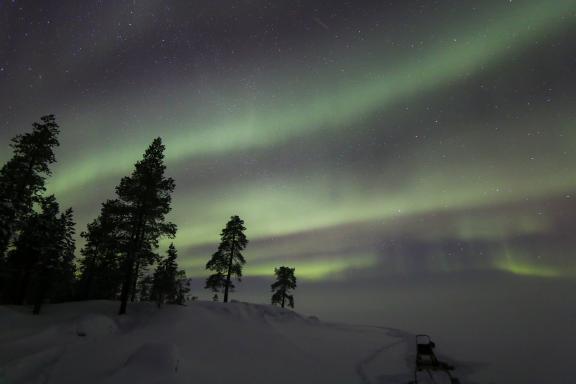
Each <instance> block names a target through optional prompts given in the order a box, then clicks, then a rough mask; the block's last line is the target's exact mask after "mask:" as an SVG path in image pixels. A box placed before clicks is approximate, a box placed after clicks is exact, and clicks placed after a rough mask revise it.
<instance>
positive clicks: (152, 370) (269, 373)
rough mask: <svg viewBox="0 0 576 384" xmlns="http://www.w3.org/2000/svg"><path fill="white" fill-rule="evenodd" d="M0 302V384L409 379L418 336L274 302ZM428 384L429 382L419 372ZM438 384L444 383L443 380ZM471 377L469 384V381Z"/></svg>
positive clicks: (349, 381)
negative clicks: (121, 312)
mask: <svg viewBox="0 0 576 384" xmlns="http://www.w3.org/2000/svg"><path fill="white" fill-rule="evenodd" d="M117 306H118V303H117V302H108V301H92V302H76V303H65V304H55V305H47V306H46V307H45V308H44V309H43V311H44V313H43V314H42V315H40V316H33V315H30V314H28V313H26V312H24V310H23V309H22V308H16V307H9V308H6V307H0V319H1V320H0V321H1V324H0V325H1V326H2V328H1V329H0V383H3V382H7V383H11V384H24V383H26V384H29V383H30V384H33V383H34V384H35V383H44V384H50V383H58V384H68V383H70V384H72V383H82V384H90V383H105V384H120V383H132V382H134V383H139V384H146V383H150V384H152V383H158V384H160V383H167V384H177V383H205V384H210V383H231V382H234V383H240V384H242V383H247V384H248V383H250V384H258V383H267V384H269V383H272V382H273V383H275V384H279V383H312V382H313V383H331V384H335V383H363V384H364V383H374V384H376V383H378V384H383V383H408V382H409V381H411V380H412V379H413V362H414V353H415V351H414V337H413V335H411V334H409V333H406V332H403V331H399V330H393V329H387V328H382V327H370V326H354V325H346V324H339V323H328V322H323V321H321V320H319V319H317V318H315V317H306V316H302V315H300V314H298V313H296V312H294V311H291V310H287V309H281V308H276V307H272V306H268V305H256V304H248V303H239V302H232V303H228V304H223V303H213V302H202V301H199V302H193V303H190V304H188V305H187V306H175V305H167V306H164V307H163V308H161V309H157V308H156V307H155V306H154V305H152V304H149V303H136V304H132V305H130V306H129V314H128V315H126V316H116V315H115V312H116V310H117ZM421 382H422V383H426V382H427V381H426V378H425V377H422V381H421ZM437 382H439V383H442V382H445V381H442V379H439V380H438V381H437ZM464 382H465V381H464Z"/></svg>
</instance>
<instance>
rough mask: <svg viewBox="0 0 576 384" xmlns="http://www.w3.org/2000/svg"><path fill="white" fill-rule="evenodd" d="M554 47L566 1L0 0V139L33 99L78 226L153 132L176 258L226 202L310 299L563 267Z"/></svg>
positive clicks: (568, 57)
mask: <svg viewBox="0 0 576 384" xmlns="http://www.w3.org/2000/svg"><path fill="white" fill-rule="evenodd" d="M575 52H576V1H573V0H550V1H545V2H544V1H541V0H535V1H530V0H514V1H512V0H489V1H488V0H484V1H469V0H444V1H431V0H420V1H400V0H398V1H383V0H373V1H365V0H362V1H360V0H354V1H327V0H325V1H319V0H295V1H280V0H279V1H269V0H266V1H265V0H262V1H260V0H245V1H234V0H226V1H215V0H195V1H159V0H157V1H152V0H145V1H142V0H133V1H71V0H66V1H40V0H38V1H17V0H16V1H14V0H13V1H6V0H1V1H0V143H2V148H3V149H2V150H1V152H0V160H1V161H2V162H4V161H6V160H7V159H8V158H9V156H10V152H9V150H8V140H9V139H10V138H11V137H13V136H14V135H16V134H18V133H20V132H25V131H28V130H29V129H30V124H31V123H32V122H33V121H35V120H38V118H39V117H40V116H41V115H44V114H49V113H54V114H55V115H56V117H57V119H58V122H59V123H60V126H61V136H60V142H61V146H60V147H59V148H58V150H57V159H58V163H57V165H55V166H54V167H53V172H54V174H53V177H51V178H50V180H49V184H48V189H49V192H50V193H54V194H56V196H57V198H58V199H59V201H60V202H61V204H62V205H63V206H65V207H67V206H72V207H73V208H74V210H75V212H76V218H77V223H78V226H77V232H78V233H79V232H80V231H82V230H84V229H85V226H86V223H88V222H89V221H91V220H93V219H94V218H95V217H96V215H97V214H98V212H99V209H100V204H101V203H102V202H103V201H104V200H105V199H107V198H111V197H113V193H114V187H115V185H117V184H118V183H119V180H120V178H121V177H122V176H123V175H126V174H128V173H129V172H130V170H131V168H132V167H133V164H134V163H135V162H136V161H137V160H138V159H139V158H140V157H141V156H142V153H143V151H144V150H145V148H146V147H147V146H148V144H149V143H150V142H151V141H152V139H153V138H154V137H156V136H161V137H162V138H163V140H164V142H165V144H166V153H167V164H168V170H167V173H168V175H170V176H172V177H174V178H175V180H176V186H177V187H176V191H175V194H174V199H173V210H172V213H171V215H170V218H171V220H172V221H174V222H175V223H176V224H177V225H178V228H179V229H178V234H177V237H176V239H175V241H174V242H175V245H176V247H177V248H178V249H179V254H180V258H181V261H180V262H181V265H183V266H184V267H186V269H187V272H188V273H189V275H190V276H192V277H195V278H201V277H205V276H207V272H206V271H205V270H204V265H205V263H206V261H207V260H208V257H209V256H210V254H211V253H212V252H213V251H214V250H215V249H216V246H217V243H218V236H219V232H220V230H221V228H222V227H223V226H224V224H225V222H226V221H227V220H228V218H229V217H230V216H231V215H233V214H238V215H240V216H241V217H242V218H243V219H244V220H245V221H246V226H247V228H248V230H247V236H248V238H249V239H250V241H251V242H250V244H249V246H248V248H247V250H246V252H245V256H246V258H247V261H248V263H247V265H246V268H245V276H246V281H247V282H249V280H250V278H253V279H254V281H256V280H257V279H264V280H263V281H266V280H265V279H269V280H271V279H272V273H273V267H275V266H278V265H283V264H285V265H289V266H293V267H295V268H296V274H297V276H298V277H299V279H300V281H301V282H302V284H303V286H304V287H307V291H308V292H309V293H310V295H309V296H308V297H309V298H311V297H314V294H316V295H318V296H322V295H321V294H320V292H324V291H322V289H324V288H322V287H326V286H327V285H330V286H333V285H338V286H340V288H343V287H345V288H346V289H347V290H348V291H349V292H351V291H354V292H358V295H360V296H362V297H363V298H367V297H368V298H369V297H376V296H377V295H376V296H375V295H374V292H373V289H372V287H373V286H374V285H370V282H371V281H373V282H378V283H382V282H386V281H393V280H394V281H398V279H404V278H406V279H416V280H419V281H422V279H424V280H425V279H427V278H430V277H431V276H448V277H453V276H469V275H470V274H472V275H473V276H475V277H474V278H475V279H478V284H480V286H481V285H482V283H483V282H485V283H486V284H488V283H489V279H490V278H492V277H490V278H488V277H486V278H485V279H484V280H482V279H483V278H482V276H494V275H495V274H497V275H498V276H510V278H520V277H522V276H523V277H530V278H537V279H542V280H547V281H549V280H561V279H572V278H574V277H576V259H575V258H574V256H575V255H574V249H575V245H576V235H574V233H575V231H576V168H575V164H576V126H575V125H576V107H574V100H575V97H576V87H575V84H576V55H575V54H574V53H575ZM168 243H169V241H164V242H162V249H161V251H162V250H163V249H164V248H166V247H167V244H168ZM80 246H81V243H80ZM395 279H396V280H395ZM243 284H244V283H243ZM248 284H249V283H248ZM268 284H269V282H268ZM307 284H308V285H307ZM238 287H239V291H238V294H237V297H239V298H242V297H243V296H242V285H239V286H238ZM315 287H317V290H316V291H314V289H316V288H315ZM314 292H316V293H314ZM195 293H196V294H198V295H199V296H201V297H208V293H206V292H202V291H198V292H195ZM267 295H268V292H267V291H264V292H262V293H261V294H260V296H258V297H259V300H261V301H266V300H268V299H267ZM371 295H372V296H371ZM301 296H302V294H301ZM298 300H299V298H298V295H296V303H297V308H298V303H299V301H298ZM301 300H302V301H304V302H305V301H306V300H307V299H306V298H305V297H302V299H301ZM308 300H311V299H308ZM320 301H321V300H320V299H318V300H317V302H320ZM300 302H301V301H300Z"/></svg>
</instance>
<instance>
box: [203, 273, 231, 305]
mask: <svg viewBox="0 0 576 384" xmlns="http://www.w3.org/2000/svg"><path fill="white" fill-rule="evenodd" d="M225 281H226V278H225V277H224V275H223V274H222V273H220V272H217V273H213V274H211V275H210V276H208V278H207V279H206V284H205V285H204V288H205V289H209V290H211V291H212V292H214V296H218V293H219V292H220V291H221V290H222V288H224V285H225V283H224V282H225ZM230 290H232V291H233V290H234V284H232V283H230ZM214 301H218V300H214Z"/></svg>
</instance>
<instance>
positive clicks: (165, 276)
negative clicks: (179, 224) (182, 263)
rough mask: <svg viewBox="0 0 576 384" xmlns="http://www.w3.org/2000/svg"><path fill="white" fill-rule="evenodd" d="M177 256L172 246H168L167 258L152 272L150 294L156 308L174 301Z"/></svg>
mask: <svg viewBox="0 0 576 384" xmlns="http://www.w3.org/2000/svg"><path fill="white" fill-rule="evenodd" d="M177 256H178V255H177V252H176V248H175V247H174V244H170V247H169V248H168V252H167V256H166V257H165V258H164V259H162V260H160V262H159V263H158V266H157V267H156V270H155V271H154V278H153V281H154V282H153V284H152V292H153V296H154V297H155V299H156V303H157V304H158V307H160V306H161V305H162V304H164V303H165V302H167V301H174V298H175V297H176V291H177V288H178V287H177V281H176V278H177V275H178V264H177V263H176V257H177Z"/></svg>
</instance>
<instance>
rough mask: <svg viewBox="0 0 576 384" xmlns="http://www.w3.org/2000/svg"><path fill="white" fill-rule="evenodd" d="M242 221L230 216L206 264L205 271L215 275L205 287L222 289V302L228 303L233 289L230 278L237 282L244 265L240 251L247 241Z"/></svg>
mask: <svg viewBox="0 0 576 384" xmlns="http://www.w3.org/2000/svg"><path fill="white" fill-rule="evenodd" d="M245 230H246V228H245V227H244V221H243V220H242V219H240V217H238V216H232V217H231V218H230V221H228V223H227V224H226V227H225V228H224V229H223V230H222V232H221V234H220V239H221V241H220V245H219V246H218V250H217V251H216V252H215V253H214V254H213V255H212V258H211V259H210V260H209V261H208V263H206V269H208V270H211V271H215V272H216V273H215V274H213V275H211V276H209V277H208V279H207V280H206V287H207V288H210V289H212V291H214V292H218V291H219V289H220V288H221V287H223V288H224V302H225V303H227V302H228V292H229V291H230V290H232V289H233V288H234V285H233V284H232V282H231V278H232V276H236V278H238V281H240V280H241V278H242V266H243V265H244V264H245V263H246V260H245V259H244V256H242V253H240V251H242V250H244V248H246V245H247V244H248V240H247V239H246V236H245V235H244V232H243V231H245Z"/></svg>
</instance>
